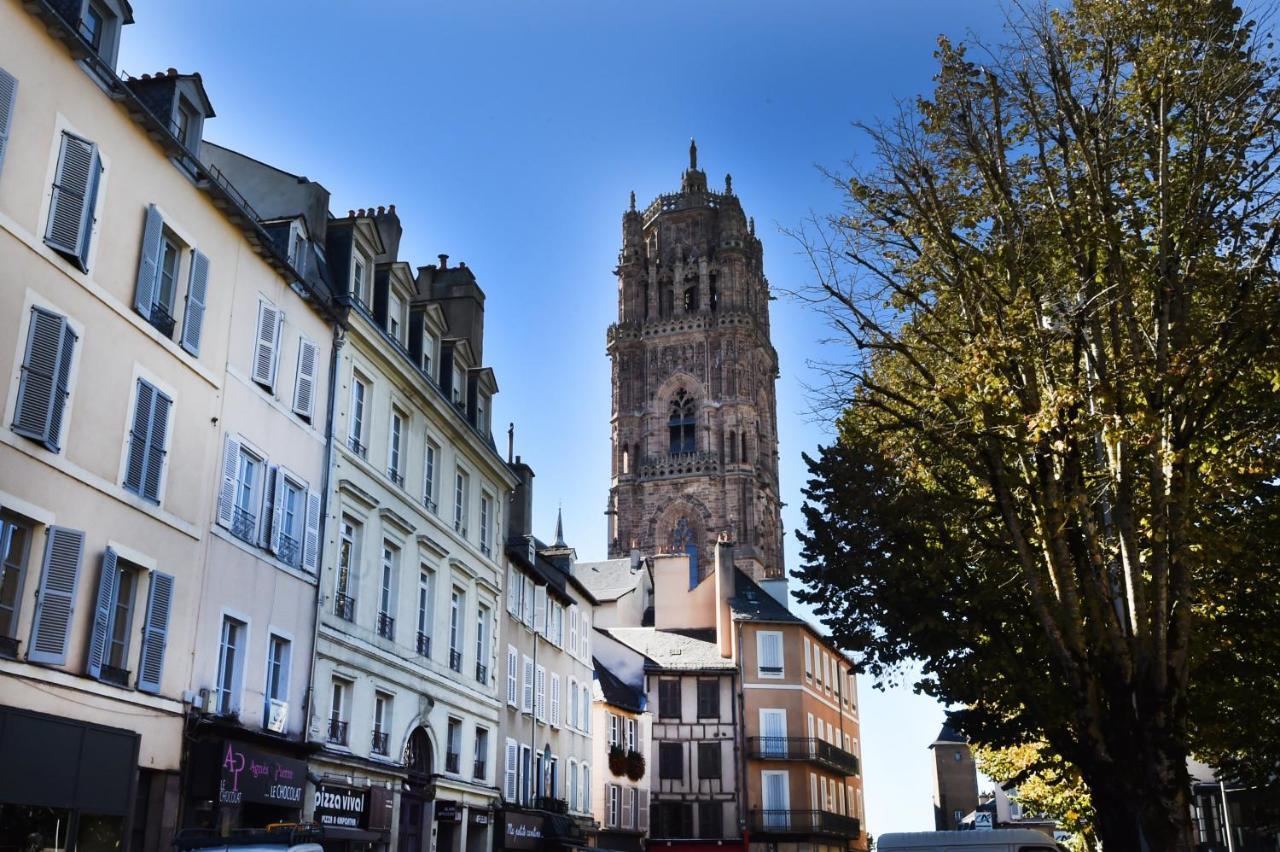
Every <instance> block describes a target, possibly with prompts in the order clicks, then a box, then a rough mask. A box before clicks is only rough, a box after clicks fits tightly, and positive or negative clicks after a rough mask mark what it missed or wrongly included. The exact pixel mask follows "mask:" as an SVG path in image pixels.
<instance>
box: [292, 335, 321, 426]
mask: <svg viewBox="0 0 1280 852" xmlns="http://www.w3.org/2000/svg"><path fill="white" fill-rule="evenodd" d="M318 353H319V350H318V349H317V347H316V345H315V344H314V343H312V342H311V341H310V340H307V339H306V338H305V337H303V338H299V339H298V375H297V378H296V379H295V380H294V384H293V410H294V412H295V413H296V414H298V415H299V416H301V417H306V418H308V419H310V417H311V412H312V410H313V409H314V408H315V396H316V359H317V356H318Z"/></svg>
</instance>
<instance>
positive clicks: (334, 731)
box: [329, 718, 347, 745]
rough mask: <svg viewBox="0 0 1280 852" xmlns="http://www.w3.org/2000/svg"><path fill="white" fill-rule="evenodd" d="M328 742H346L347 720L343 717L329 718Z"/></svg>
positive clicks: (336, 743)
mask: <svg viewBox="0 0 1280 852" xmlns="http://www.w3.org/2000/svg"><path fill="white" fill-rule="evenodd" d="M329 742H331V743H334V744H335V745H346V744H347V722H346V720H344V719H337V718H330V719H329Z"/></svg>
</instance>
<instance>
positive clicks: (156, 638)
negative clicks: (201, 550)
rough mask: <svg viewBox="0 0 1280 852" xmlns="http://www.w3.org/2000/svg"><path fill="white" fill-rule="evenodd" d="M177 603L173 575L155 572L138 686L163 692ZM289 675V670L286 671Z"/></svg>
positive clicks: (144, 623) (152, 577)
mask: <svg viewBox="0 0 1280 852" xmlns="http://www.w3.org/2000/svg"><path fill="white" fill-rule="evenodd" d="M172 606H173V577H171V576H170V575H168V574H161V573H160V572H159V571H153V572H152V573H151V591H150V593H149V595H148V597H147V614H146V618H145V619H144V620H143V624H142V655H141V656H140V658H139V660H138V689H140V690H142V691H143V692H159V691H160V680H161V677H162V676H163V675H164V649H165V646H166V645H167V644H168V641H169V610H170V609H171V607H172ZM282 677H287V674H282Z"/></svg>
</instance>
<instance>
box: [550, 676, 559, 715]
mask: <svg viewBox="0 0 1280 852" xmlns="http://www.w3.org/2000/svg"><path fill="white" fill-rule="evenodd" d="M551 726H552V727H553V728H558V727H560V675H558V674H556V673H555V672H552V673H551Z"/></svg>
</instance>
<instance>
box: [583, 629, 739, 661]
mask: <svg viewBox="0 0 1280 852" xmlns="http://www.w3.org/2000/svg"><path fill="white" fill-rule="evenodd" d="M597 629H599V630H602V631H603V632H604V633H606V634H607V635H609V636H611V637H613V638H614V639H616V640H618V641H619V642H621V643H622V644H624V645H626V646H627V647H629V648H632V649H634V650H636V651H638V652H639V653H641V654H643V655H644V656H645V657H647V658H648V659H649V662H648V663H646V664H645V668H646V669H650V668H654V669H670V670H673V671H676V670H683V671H708V670H712V669H724V670H728V671H733V670H735V669H736V668H737V664H735V663H734V661H733V660H732V659H730V658H728V657H722V656H720V646H719V645H717V644H716V632H715V630H669V629H662V630H659V629H657V628H653V627H602V628H597Z"/></svg>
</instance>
